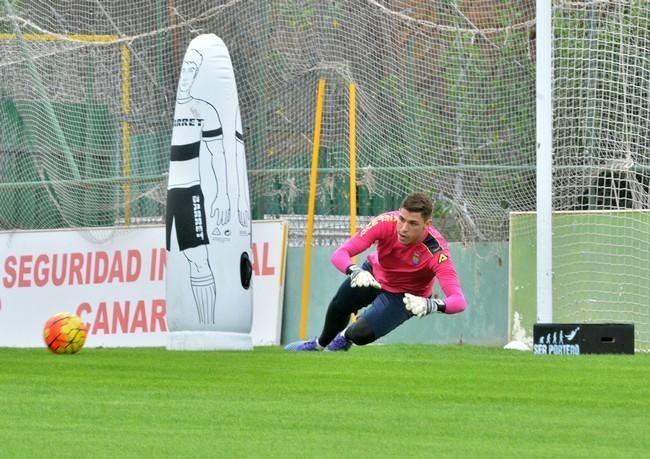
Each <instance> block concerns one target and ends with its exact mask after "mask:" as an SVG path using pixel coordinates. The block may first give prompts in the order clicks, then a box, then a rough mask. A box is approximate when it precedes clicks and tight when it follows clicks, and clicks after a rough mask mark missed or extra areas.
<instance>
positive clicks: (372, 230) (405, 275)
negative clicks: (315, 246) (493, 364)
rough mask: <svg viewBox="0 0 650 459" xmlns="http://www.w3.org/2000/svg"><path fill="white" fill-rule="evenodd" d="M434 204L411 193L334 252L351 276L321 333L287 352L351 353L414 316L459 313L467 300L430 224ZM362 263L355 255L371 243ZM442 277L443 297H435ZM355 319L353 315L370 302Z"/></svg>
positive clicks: (290, 346)
mask: <svg viewBox="0 0 650 459" xmlns="http://www.w3.org/2000/svg"><path fill="white" fill-rule="evenodd" d="M432 211H433V202H432V201H431V199H430V198H429V197H428V196H427V195H425V194H424V193H419V192H416V193H411V194H409V195H408V196H407V197H406V198H404V200H403V201H402V204H401V206H400V209H399V210H397V211H392V212H387V213H384V214H381V215H379V216H377V217H375V218H374V219H373V220H372V221H371V222H370V223H369V224H368V225H367V226H366V227H365V228H364V229H362V230H361V231H360V232H358V233H357V234H356V235H355V236H353V237H352V238H350V239H348V240H347V241H346V242H345V243H344V244H343V245H342V246H341V247H339V248H338V249H337V250H336V251H335V252H334V254H333V255H332V263H333V264H334V266H336V268H337V269H338V270H339V271H341V272H343V273H345V274H347V278H346V279H345V281H344V282H343V283H342V284H341V286H340V287H339V289H338V291H337V292H336V294H335V295H334V298H332V301H331V302H330V304H329V306H328V309H327V313H326V315H325V325H324V326H323V331H322V333H321V334H320V336H319V337H317V338H314V339H313V340H309V341H296V342H294V343H291V344H288V345H287V346H286V347H285V349H286V350H287V351H321V350H327V351H347V350H348V349H349V348H350V346H352V344H357V345H364V344H368V343H372V342H373V341H375V340H377V339H379V338H381V337H382V336H385V335H386V334H388V333H389V332H391V331H392V330H394V329H395V328H396V327H398V326H399V325H400V324H402V323H403V322H405V321H406V320H408V319H410V318H411V317H413V316H416V317H424V316H426V315H428V314H431V313H434V312H438V313H444V314H456V313H459V312H462V311H464V310H465V307H466V302H465V296H464V294H463V290H462V288H461V286H460V282H459V280H458V275H457V274H456V270H455V268H454V264H453V262H452V260H451V255H450V254H449V249H448V247H447V242H446V241H445V239H444V237H442V235H441V234H440V233H439V232H438V230H437V229H436V228H434V227H433V226H432V224H431V214H432ZM374 243H376V244H377V250H376V251H375V252H372V253H371V254H370V255H369V256H368V259H367V260H366V261H365V262H364V263H363V265H362V266H358V265H356V264H354V262H353V261H352V257H353V256H355V255H357V254H359V253H362V252H363V251H365V250H366V249H368V248H369V247H370V246H371V245H372V244H374ZM434 279H438V283H439V284H440V288H441V289H442V291H443V293H444V295H445V298H444V299H438V298H432V297H431V295H432V292H433V282H434ZM368 305H369V307H368V308H367V309H365V310H364V311H363V312H362V314H361V315H360V316H359V317H358V318H357V320H356V321H354V322H352V323H351V324H350V325H348V323H349V321H350V315H351V314H352V313H354V314H356V313H357V312H358V311H359V310H360V309H361V308H364V307H366V306H368Z"/></svg>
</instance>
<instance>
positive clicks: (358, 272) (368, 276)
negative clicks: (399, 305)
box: [348, 265, 381, 288]
mask: <svg viewBox="0 0 650 459" xmlns="http://www.w3.org/2000/svg"><path fill="white" fill-rule="evenodd" d="M348 270H349V271H350V274H349V275H350V285H351V286H352V287H353V288H356V287H374V288H381V285H379V282H377V279H375V277H374V276H373V275H372V273H371V272H370V271H366V270H365V269H363V268H361V267H359V266H357V265H352V266H350V267H349V268H348Z"/></svg>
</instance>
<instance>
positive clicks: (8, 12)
mask: <svg viewBox="0 0 650 459" xmlns="http://www.w3.org/2000/svg"><path fill="white" fill-rule="evenodd" d="M516 3H517V4H516V5H515V4H513V5H510V4H508V2H501V1H497V0H485V1H482V2H469V1H456V2H447V1H413V0H411V1H397V0H364V1H358V2H344V1H340V0H325V1H323V0H306V1H290V0H274V1H269V2H257V1H243V0H242V1H236V0H231V1H220V2H214V1H207V0H166V1H160V0H132V1H128V2H127V1H125V0H111V1H108V0H79V1H76V2H70V1H66V0H52V1H49V2H42V1H39V0H21V1H16V0H0V52H1V53H2V56H3V59H2V62H1V63H0V81H1V83H0V88H1V89H0V101H1V103H0V130H1V132H2V140H1V141H0V149H1V151H2V156H1V158H2V159H0V161H1V162H0V177H1V180H0V181H1V183H2V188H3V192H2V193H1V194H0V225H1V227H2V228H52V227H69V226H102V225H125V224H136V223H139V222H142V221H150V220H151V219H156V218H157V219H160V218H161V215H162V213H163V212H164V205H163V204H164V203H163V200H164V196H165V195H164V193H163V192H162V191H163V190H164V187H165V182H166V176H165V174H166V168H167V162H168V154H169V153H168V152H169V147H168V145H169V139H170V135H171V128H170V126H171V118H172V113H173V108H174V105H173V104H174V96H175V91H176V81H177V78H178V71H179V69H180V59H181V57H182V55H183V52H184V50H185V47H186V46H187V44H188V43H189V41H190V40H191V38H193V37H194V36H196V35H197V34H199V33H216V34H217V35H219V36H220V37H221V38H222V39H223V40H224V42H225V43H226V45H227V46H228V47H229V49H230V52H231V55H232V58H233V62H234V66H235V71H236V74H237V79H238V85H239V92H240V99H241V107H242V117H243V124H244V131H245V132H244V134H245V136H246V142H247V154H248V162H249V164H248V170H249V178H250V188H251V201H252V210H253V216H254V217H255V218H264V216H267V215H301V214H302V215H304V214H305V213H306V209H307V201H308V193H309V170H310V167H311V164H310V162H311V149H312V141H313V130H314V111H315V99H316V88H317V83H318V81H319V80H321V79H323V80H325V85H326V93H325V98H324V105H323V118H322V135H321V145H320V159H319V165H318V166H319V172H318V186H317V188H316V192H317V193H316V214H317V215H332V216H345V215H348V214H349V213H350V209H349V206H350V202H349V198H350V196H349V189H350V186H349V184H350V174H349V170H350V168H349V166H350V141H349V139H350V128H349V118H350V107H351V100H350V95H349V94H350V91H349V87H350V84H351V83H354V84H355V85H356V88H357V98H356V110H355V115H356V129H355V134H356V164H357V174H356V176H355V177H354V178H353V179H352V180H353V181H354V183H356V185H355V186H356V190H357V195H358V203H359V204H358V213H359V215H361V216H363V215H373V214H376V213H378V212H382V211H385V210H388V209H392V208H395V207H396V206H398V205H399V202H400V200H401V199H402V197H403V196H404V194H405V193H407V192H409V191H412V190H422V191H426V192H429V193H431V194H432V195H433V196H434V197H435V198H436V201H437V206H436V215H435V216H436V219H437V222H438V224H439V225H440V226H442V227H443V228H442V229H443V231H445V232H446V233H447V234H448V236H449V238H450V239H452V240H462V241H478V240H490V241H505V239H506V237H507V227H508V212H509V211H511V210H528V209H530V207H531V205H533V200H534V176H535V170H534V153H535V148H534V83H535V82H534V74H535V72H534V2H533V1H532V0H527V1H524V2H516ZM25 196H29V199H25ZM341 226H342V228H343V231H345V232H347V231H349V229H348V228H347V226H346V224H342V225H341Z"/></svg>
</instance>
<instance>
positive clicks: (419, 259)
mask: <svg viewBox="0 0 650 459" xmlns="http://www.w3.org/2000/svg"><path fill="white" fill-rule="evenodd" d="M398 215H399V212H398V211H393V212H387V213H385V214H381V215H379V216H377V217H375V218H374V219H373V220H372V221H371V222H370V223H368V225H367V226H366V227H365V228H364V229H362V230H361V231H359V232H358V233H357V234H355V235H354V236H353V237H352V238H350V239H348V240H347V241H346V242H345V243H344V244H343V245H342V246H341V247H339V248H338V249H337V250H336V251H335V252H334V254H333V255H332V263H333V264H334V266H336V268H337V269H338V270H339V271H341V272H343V273H345V272H346V270H347V268H348V267H349V266H350V265H352V264H353V261H352V258H351V257H353V256H354V255H357V254H359V253H361V252H363V251H364V250H366V249H368V248H369V247H370V246H371V245H372V244H373V243H375V242H376V243H377V250H376V251H375V252H372V253H371V254H370V255H369V256H368V262H369V263H370V265H371V266H372V274H373V276H374V277H375V279H377V281H378V282H379V283H380V284H381V287H382V289H383V290H385V291H387V292H391V293H411V294H413V295H417V296H423V297H426V298H429V297H431V295H432V293H433V282H434V280H435V279H436V278H437V279H438V283H439V284H440V288H441V289H442V291H443V293H444V294H445V299H444V301H445V305H446V309H445V312H446V313H447V314H454V313H457V312H462V311H464V310H465V307H466V301H465V296H464V294H463V290H462V288H461V286H460V282H459V280H458V275H457V274H456V269H455V268H454V264H453V262H452V260H451V256H450V254H449V248H448V247H447V241H445V238H444V237H442V235H441V234H440V233H439V232H438V230H437V229H436V228H434V227H433V226H429V227H427V231H426V233H425V236H424V238H423V239H422V241H421V242H419V243H417V244H409V245H405V244H402V243H401V242H399V240H398V239H397V217H398Z"/></svg>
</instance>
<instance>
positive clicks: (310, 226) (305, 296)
mask: <svg viewBox="0 0 650 459" xmlns="http://www.w3.org/2000/svg"><path fill="white" fill-rule="evenodd" d="M324 95H325V80H318V93H317V94H316V116H315V117H314V143H313V145H312V150H311V172H310V174H309V204H308V209H307V234H306V235H305V266H304V269H303V277H302V307H301V310H300V339H302V340H304V339H306V338H307V314H308V308H309V304H308V303H309V276H310V271H311V241H312V238H313V234H314V208H315V202H316V183H317V181H318V152H319V150H320V128H321V121H322V118H323V99H324Z"/></svg>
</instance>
